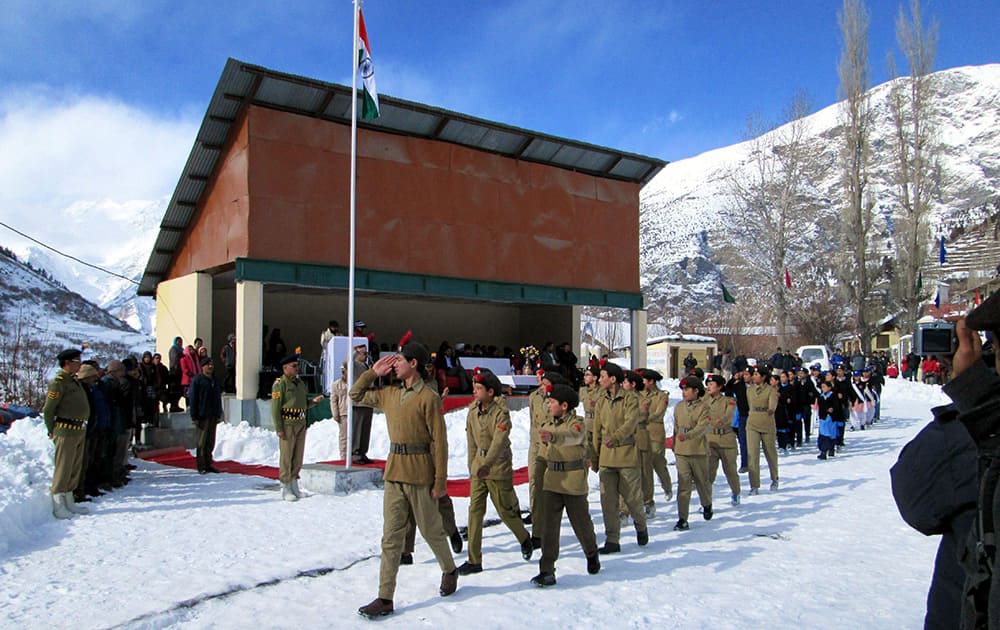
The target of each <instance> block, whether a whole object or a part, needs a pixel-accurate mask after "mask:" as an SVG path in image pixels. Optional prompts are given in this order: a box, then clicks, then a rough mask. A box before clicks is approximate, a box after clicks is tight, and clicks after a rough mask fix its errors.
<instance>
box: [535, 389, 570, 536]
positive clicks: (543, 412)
mask: <svg viewBox="0 0 1000 630" xmlns="http://www.w3.org/2000/svg"><path fill="white" fill-rule="evenodd" d="M536 376H537V377H538V387H536V388H535V389H534V390H533V391H532V392H531V394H530V395H529V396H528V410H529V413H530V415H531V436H530V441H529V444H528V509H529V510H530V511H531V516H532V520H531V544H532V546H533V547H534V548H535V549H538V548H539V547H541V545H542V539H541V531H542V530H541V528H540V527H539V524H537V523H535V520H534V517H535V515H536V514H540V513H541V509H542V507H541V503H540V501H541V500H542V483H541V481H542V477H544V476H545V458H544V457H541V456H539V452H540V451H541V444H542V443H541V441H540V440H539V439H538V431H539V429H541V427H542V424H544V423H545V421H546V420H548V417H549V408H548V405H547V404H546V402H545V394H546V392H547V391H548V388H549V387H552V386H553V385H556V384H560V385H567V384H568V382H567V381H566V379H564V378H563V377H562V375H561V374H559V373H558V372H553V371H552V370H548V371H545V370H538V372H536Z"/></svg>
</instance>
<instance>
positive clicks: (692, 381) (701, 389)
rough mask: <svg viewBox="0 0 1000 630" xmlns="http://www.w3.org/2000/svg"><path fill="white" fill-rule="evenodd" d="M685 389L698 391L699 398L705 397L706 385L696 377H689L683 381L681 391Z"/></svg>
mask: <svg viewBox="0 0 1000 630" xmlns="http://www.w3.org/2000/svg"><path fill="white" fill-rule="evenodd" d="M685 387H691V388H693V389H697V390H698V395H699V396H701V395H703V394H704V393H705V385H704V383H702V382H701V379H699V378H698V377H696V376H689V377H687V378H685V379H682V380H681V389H684V388H685Z"/></svg>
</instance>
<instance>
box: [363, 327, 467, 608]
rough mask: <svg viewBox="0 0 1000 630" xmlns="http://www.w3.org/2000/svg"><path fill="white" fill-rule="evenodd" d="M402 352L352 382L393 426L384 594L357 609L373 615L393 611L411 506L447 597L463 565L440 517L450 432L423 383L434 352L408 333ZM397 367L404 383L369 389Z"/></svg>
mask: <svg viewBox="0 0 1000 630" xmlns="http://www.w3.org/2000/svg"><path fill="white" fill-rule="evenodd" d="M399 345H400V348H401V349H400V351H399V353H398V354H385V355H384V356H382V357H381V358H379V360H378V361H376V362H375V364H374V365H373V366H372V367H371V369H369V370H367V371H366V372H365V373H364V374H362V375H361V377H360V378H358V379H357V381H355V383H354V385H353V386H352V387H351V392H350V396H351V400H352V401H354V403H355V404H362V405H368V406H369V407H374V408H377V409H381V410H382V412H383V413H384V414H385V420H386V428H387V429H388V433H389V440H390V447H389V459H388V461H387V462H386V466H385V474H384V476H383V479H384V480H385V489H384V491H383V497H382V518H383V524H382V558H381V567H380V569H379V588H378V597H376V598H375V599H374V600H372V601H371V603H369V604H368V605H366V606H362V607H361V608H359V609H358V613H359V614H361V615H362V616H364V617H368V618H370V619H374V618H376V617H382V616H385V615H390V614H392V613H393V611H394V608H393V603H392V598H393V595H394V593H395V591H396V575H397V574H398V573H399V559H400V554H401V553H402V550H403V541H404V539H405V538H406V524H407V520H408V516H409V514H410V512H411V511H412V512H413V517H414V519H415V520H416V522H417V528H418V529H419V530H420V535H421V536H423V538H424V540H425V541H427V544H428V546H430V548H431V551H432V552H433V553H434V557H435V558H437V561H438V565H439V566H440V567H441V572H442V575H441V586H440V588H439V592H440V593H441V595H442V596H448V595H451V594H452V593H454V592H455V590H456V589H457V588H458V571H457V569H456V568H455V560H454V559H453V558H452V555H451V549H449V547H448V537H447V535H446V534H445V531H444V526H443V525H442V523H441V514H440V512H439V511H438V507H437V501H438V499H440V498H441V497H444V496H446V495H447V494H448V488H447V481H448V434H447V430H446V428H445V424H444V415H443V414H442V412H441V398H440V397H439V396H438V395H437V394H436V393H435V392H433V391H431V390H430V389H429V388H428V387H425V386H424V380H423V374H422V371H423V370H424V366H425V365H426V364H427V363H428V361H430V352H429V351H428V350H427V348H426V347H425V346H424V345H423V344H421V343H417V342H416V341H410V334H409V333H407V334H406V335H405V336H404V337H403V339H402V340H401V341H400V344H399ZM393 372H395V375H396V377H397V378H398V379H399V380H400V381H401V382H400V384H398V385H393V386H390V387H385V388H382V389H375V390H370V389H368V388H369V386H371V384H372V383H374V382H375V380H376V379H377V378H379V377H382V376H388V375H390V373H393Z"/></svg>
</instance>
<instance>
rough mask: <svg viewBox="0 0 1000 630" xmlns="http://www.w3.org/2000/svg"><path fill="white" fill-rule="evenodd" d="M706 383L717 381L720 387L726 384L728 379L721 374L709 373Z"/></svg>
mask: <svg viewBox="0 0 1000 630" xmlns="http://www.w3.org/2000/svg"><path fill="white" fill-rule="evenodd" d="M705 383H706V384H708V383H715V384H716V385H718V386H719V387H725V386H726V379H725V377H724V376H722V375H721V374H709V375H708V378H706V379H705Z"/></svg>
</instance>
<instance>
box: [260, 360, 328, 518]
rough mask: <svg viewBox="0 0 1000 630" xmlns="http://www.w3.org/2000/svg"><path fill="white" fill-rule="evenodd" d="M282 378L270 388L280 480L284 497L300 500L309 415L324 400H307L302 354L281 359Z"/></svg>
mask: <svg viewBox="0 0 1000 630" xmlns="http://www.w3.org/2000/svg"><path fill="white" fill-rule="evenodd" d="M280 363H281V371H282V375H281V376H280V377H279V378H278V380H276V381H275V382H274V385H273V386H272V387H271V421H272V422H274V430H275V431H276V432H277V434H278V481H280V482H281V498H282V499H284V500H285V501H298V500H299V499H300V498H302V492H301V491H300V490H299V471H300V470H302V456H303V454H304V453H305V450H306V424H307V423H306V412H307V411H308V410H309V408H310V407H312V406H314V405H317V404H319V403H320V402H322V401H323V395H322V394H320V395H319V396H316V397H315V398H313V399H312V400H308V397H309V391H308V389H307V388H306V384H305V381H303V380H302V379H300V378H299V355H298V354H290V355H288V356H287V357H285V358H283V359H281V362H280Z"/></svg>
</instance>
